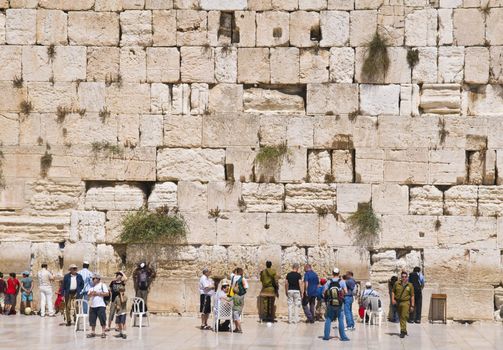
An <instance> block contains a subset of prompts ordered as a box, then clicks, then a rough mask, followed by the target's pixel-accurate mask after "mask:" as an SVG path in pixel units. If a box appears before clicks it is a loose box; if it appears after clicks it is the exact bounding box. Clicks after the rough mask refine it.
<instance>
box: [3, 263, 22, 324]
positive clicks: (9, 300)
mask: <svg viewBox="0 0 503 350" xmlns="http://www.w3.org/2000/svg"><path fill="white" fill-rule="evenodd" d="M9 276H10V277H9V279H8V280H7V289H6V290H5V309H4V314H5V315H15V314H16V302H17V294H18V293H19V288H20V286H19V280H18V279H17V278H16V274H15V273H14V272H11V273H10V274H9Z"/></svg>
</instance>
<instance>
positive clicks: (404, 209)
mask: <svg viewBox="0 0 503 350" xmlns="http://www.w3.org/2000/svg"><path fill="white" fill-rule="evenodd" d="M372 208H373V209H374V210H375V212H376V213H379V214H407V213H408V212H409V188H408V187H407V186H400V185H395V184H383V185H372Z"/></svg>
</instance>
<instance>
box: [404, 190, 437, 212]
mask: <svg viewBox="0 0 503 350" xmlns="http://www.w3.org/2000/svg"><path fill="white" fill-rule="evenodd" d="M409 195H410V203H409V213H410V214H414V215H442V214H443V212H444V204H443V193H442V191H440V190H439V189H438V188H437V187H435V186H429V185H427V186H422V187H411V189H410V193H409Z"/></svg>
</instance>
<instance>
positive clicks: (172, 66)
mask: <svg viewBox="0 0 503 350" xmlns="http://www.w3.org/2000/svg"><path fill="white" fill-rule="evenodd" d="M147 79H148V81H149V82H162V83H169V82H177V81H178V80H179V79H180V52H178V49H176V48H168V47H166V48H165V47H163V48H157V47H149V48H147Z"/></svg>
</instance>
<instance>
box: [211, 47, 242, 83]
mask: <svg viewBox="0 0 503 350" xmlns="http://www.w3.org/2000/svg"><path fill="white" fill-rule="evenodd" d="M237 78H238V50H237V48H235V47H231V48H223V47H217V48H215V80H216V81H217V82H219V83H235V82H236V80H237Z"/></svg>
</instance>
